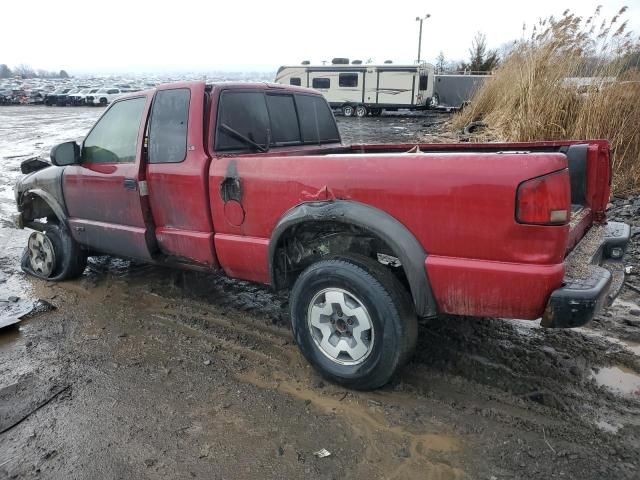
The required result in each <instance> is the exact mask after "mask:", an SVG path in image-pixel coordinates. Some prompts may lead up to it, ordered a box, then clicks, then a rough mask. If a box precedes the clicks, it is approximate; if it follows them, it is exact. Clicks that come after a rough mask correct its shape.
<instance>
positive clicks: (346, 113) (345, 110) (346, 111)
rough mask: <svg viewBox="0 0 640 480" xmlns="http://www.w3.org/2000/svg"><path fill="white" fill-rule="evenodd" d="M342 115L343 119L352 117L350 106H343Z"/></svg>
mask: <svg viewBox="0 0 640 480" xmlns="http://www.w3.org/2000/svg"><path fill="white" fill-rule="evenodd" d="M342 115H344V116H345V117H351V116H353V107H352V106H351V105H343V106H342Z"/></svg>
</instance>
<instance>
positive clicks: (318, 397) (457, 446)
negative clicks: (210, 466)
mask: <svg viewBox="0 0 640 480" xmlns="http://www.w3.org/2000/svg"><path fill="white" fill-rule="evenodd" d="M261 370H262V369H261ZM237 378H238V379H239V380H241V381H243V382H245V383H250V384H252V385H255V386H256V387H258V388H261V389H265V390H276V391H278V392H281V393H284V394H286V395H289V396H291V397H294V398H296V399H298V400H302V401H304V402H308V403H309V404H311V405H313V406H314V407H315V408H317V409H318V410H320V411H322V412H324V413H325V414H329V415H333V414H335V415H338V416H339V417H341V418H344V419H345V420H346V422H347V423H348V425H349V427H350V428H351V429H352V430H353V432H354V434H355V435H356V436H357V437H358V438H359V439H361V440H362V443H363V444H364V445H365V456H366V457H365V458H364V459H363V460H362V461H361V463H368V464H370V465H372V466H374V465H375V467H376V474H377V475H379V477H380V478H388V479H405V478H419V477H421V478H424V477H426V478H433V479H443V480H444V479H461V478H464V477H465V473H464V472H463V471H462V470H461V469H460V468H456V467H452V466H451V465H449V464H448V462H442V461H439V460H438V459H435V458H433V457H432V455H431V454H432V453H433V452H437V453H456V452H458V451H460V450H461V449H462V445H461V441H460V439H458V438H457V437H456V436H454V435H451V434H448V433H427V432H420V433H416V432H413V431H410V430H409V429H407V428H405V427H404V426H400V425H391V424H390V423H389V421H388V420H387V418H386V415H385V413H384V411H383V410H382V408H381V405H382V404H381V403H380V402H379V401H377V400H374V399H372V398H370V397H374V396H375V395H374V394H366V393H360V392H351V393H350V394H349V396H350V398H348V399H347V398H346V396H344V394H343V393H342V392H341V391H337V390H335V388H333V387H329V389H327V390H324V391H323V393H319V392H318V391H316V390H315V389H313V388H312V386H311V382H310V379H309V378H305V379H296V378H295V377H294V376H289V375H286V374H283V373H282V372H281V373H275V372H274V373H269V372H266V371H264V370H263V371H261V372H260V373H257V372H248V373H241V374H240V375H238V376H237ZM341 394H342V396H341ZM403 448H405V449H407V453H406V454H405V456H406V459H405V460H404V461H402V460H399V459H398V458H397V457H396V455H395V454H394V451H398V450H400V449H403Z"/></svg>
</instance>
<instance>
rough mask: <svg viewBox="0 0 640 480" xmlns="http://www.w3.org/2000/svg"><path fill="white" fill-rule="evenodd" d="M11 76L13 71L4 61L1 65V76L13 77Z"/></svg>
mask: <svg viewBox="0 0 640 480" xmlns="http://www.w3.org/2000/svg"><path fill="white" fill-rule="evenodd" d="M11 77H13V72H11V69H10V68H9V67H8V66H7V65H6V64H4V63H3V64H2V65H0V78H11Z"/></svg>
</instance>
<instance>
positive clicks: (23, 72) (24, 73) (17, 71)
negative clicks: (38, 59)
mask: <svg viewBox="0 0 640 480" xmlns="http://www.w3.org/2000/svg"><path fill="white" fill-rule="evenodd" d="M13 73H14V75H18V76H20V77H22V78H33V77H35V76H36V72H35V70H34V69H33V68H31V67H30V66H29V65H25V64H24V63H21V64H20V65H18V66H17V67H15V68H14V69H13Z"/></svg>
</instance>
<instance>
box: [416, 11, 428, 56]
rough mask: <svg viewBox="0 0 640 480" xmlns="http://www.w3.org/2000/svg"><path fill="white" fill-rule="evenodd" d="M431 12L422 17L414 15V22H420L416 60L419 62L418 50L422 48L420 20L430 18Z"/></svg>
mask: <svg viewBox="0 0 640 480" xmlns="http://www.w3.org/2000/svg"><path fill="white" fill-rule="evenodd" d="M430 17H431V14H430V13H427V14H426V15H425V16H424V17H416V22H420V33H419V34H418V62H417V63H420V52H421V50H422V22H423V21H424V20H426V19H427V18H430Z"/></svg>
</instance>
